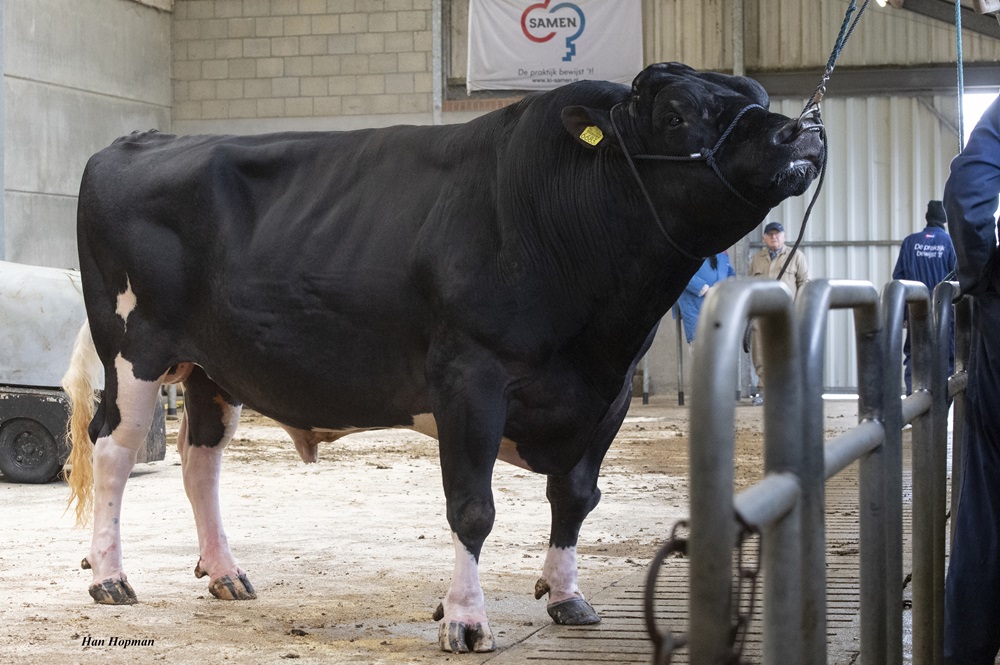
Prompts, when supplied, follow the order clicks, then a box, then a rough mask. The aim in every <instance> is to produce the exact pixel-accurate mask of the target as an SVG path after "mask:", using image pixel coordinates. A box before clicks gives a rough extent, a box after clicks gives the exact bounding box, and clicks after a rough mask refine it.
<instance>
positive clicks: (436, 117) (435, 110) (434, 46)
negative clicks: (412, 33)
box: [431, 0, 445, 125]
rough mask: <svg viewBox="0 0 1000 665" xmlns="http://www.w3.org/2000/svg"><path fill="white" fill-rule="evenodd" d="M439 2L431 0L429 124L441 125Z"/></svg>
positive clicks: (442, 81)
mask: <svg viewBox="0 0 1000 665" xmlns="http://www.w3.org/2000/svg"><path fill="white" fill-rule="evenodd" d="M441 1H442V0H431V79H433V87H432V88H431V123H432V124H434V125H440V124H441V123H442V117H441V108H442V107H443V105H444V85H445V82H444V63H443V59H444V55H443V53H444V46H443V41H444V30H443V29H442V26H441Z"/></svg>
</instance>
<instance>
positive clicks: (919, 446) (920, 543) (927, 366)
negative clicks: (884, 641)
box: [906, 285, 937, 665]
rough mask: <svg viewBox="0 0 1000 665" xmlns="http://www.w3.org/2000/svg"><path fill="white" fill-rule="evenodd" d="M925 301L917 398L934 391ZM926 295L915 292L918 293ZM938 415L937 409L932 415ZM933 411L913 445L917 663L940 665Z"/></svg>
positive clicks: (913, 322)
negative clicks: (936, 648)
mask: <svg viewBox="0 0 1000 665" xmlns="http://www.w3.org/2000/svg"><path fill="white" fill-rule="evenodd" d="M919 286H920V287H922V289H923V292H922V295H921V296H920V297H919V298H917V297H916V296H915V295H914V296H913V297H912V298H911V297H910V295H911V294H909V293H908V297H907V299H906V301H907V304H908V317H909V324H908V325H909V331H910V353H911V358H912V361H911V367H912V368H913V392H914V393H917V392H921V391H924V392H929V391H930V390H931V386H932V372H933V369H932V367H931V365H932V364H933V348H932V345H933V343H934V333H933V323H932V317H931V308H930V303H929V301H928V297H927V291H926V287H923V285H919ZM920 290H921V289H917V288H915V289H914V293H917V292H920ZM931 411H933V407H932V409H931ZM931 411H928V412H925V413H922V414H920V415H919V416H917V417H916V418H914V419H913V422H912V423H911V424H912V425H913V429H912V430H911V442H912V455H913V467H912V472H911V475H912V487H913V504H912V512H913V515H912V519H913V528H912V535H911V538H912V557H913V663H914V665H934V664H935V663H936V662H937V657H936V656H935V655H934V644H935V641H936V640H935V638H934V632H935V620H934V595H935V594H934V456H933V439H932V435H933V429H932V414H931Z"/></svg>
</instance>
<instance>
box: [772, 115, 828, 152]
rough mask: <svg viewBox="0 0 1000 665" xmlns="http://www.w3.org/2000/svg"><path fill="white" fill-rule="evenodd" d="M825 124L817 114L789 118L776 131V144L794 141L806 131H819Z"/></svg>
mask: <svg viewBox="0 0 1000 665" xmlns="http://www.w3.org/2000/svg"><path fill="white" fill-rule="evenodd" d="M822 126H823V124H822V123H821V122H820V121H819V118H818V117H817V116H816V115H815V114H812V113H810V114H807V115H802V116H799V117H798V118H795V119H792V120H789V121H788V122H786V123H785V124H783V125H782V126H781V127H779V128H778V131H776V132H775V133H774V142H775V143H776V144H788V143H794V142H795V141H796V140H798V138H799V137H800V136H802V135H803V134H805V133H806V132H818V131H819V130H820V128H822Z"/></svg>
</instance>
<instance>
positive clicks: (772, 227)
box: [764, 222, 785, 235]
mask: <svg viewBox="0 0 1000 665" xmlns="http://www.w3.org/2000/svg"><path fill="white" fill-rule="evenodd" d="M771 231H777V232H778V233H784V232H785V227H784V226H782V225H781V223H780V222H770V223H769V224H768V225H767V226H765V227H764V235H767V234H768V233H770V232H771Z"/></svg>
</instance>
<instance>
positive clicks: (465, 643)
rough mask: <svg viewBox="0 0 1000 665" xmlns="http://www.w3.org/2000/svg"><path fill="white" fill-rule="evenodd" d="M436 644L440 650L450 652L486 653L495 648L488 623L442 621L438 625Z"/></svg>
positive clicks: (495, 644)
mask: <svg viewBox="0 0 1000 665" xmlns="http://www.w3.org/2000/svg"><path fill="white" fill-rule="evenodd" d="M438 644H439V645H440V646H441V651H450V652H451V653H469V652H470V651H474V652H476V653H486V652H488V651H493V650H494V649H496V648H497V643H496V641H495V640H494V639H493V633H492V632H491V631H490V626H489V624H483V623H475V624H467V623H462V622H460V621H447V622H445V621H442V622H441V624H440V625H439V626H438Z"/></svg>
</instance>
